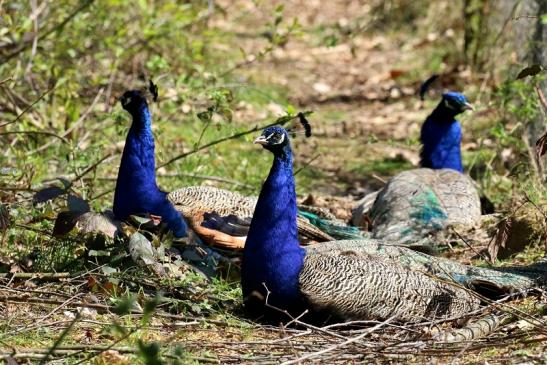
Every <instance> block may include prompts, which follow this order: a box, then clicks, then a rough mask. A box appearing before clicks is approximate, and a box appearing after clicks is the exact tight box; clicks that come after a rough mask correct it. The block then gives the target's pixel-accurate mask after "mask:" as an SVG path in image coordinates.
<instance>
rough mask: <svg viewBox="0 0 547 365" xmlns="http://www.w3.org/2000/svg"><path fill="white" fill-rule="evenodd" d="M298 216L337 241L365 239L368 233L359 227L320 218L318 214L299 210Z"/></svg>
mask: <svg viewBox="0 0 547 365" xmlns="http://www.w3.org/2000/svg"><path fill="white" fill-rule="evenodd" d="M298 215H299V216H300V217H303V218H306V219H307V220H308V221H309V222H310V223H311V224H313V225H314V226H316V227H317V228H319V229H320V230H322V231H323V232H325V233H327V234H329V235H330V236H332V237H333V238H335V239H337V240H345V239H360V238H365V237H367V236H366V233H365V232H362V231H360V230H359V229H358V228H357V227H351V226H348V225H345V224H344V223H342V222H338V221H333V220H330V219H325V218H321V217H319V216H318V215H317V214H314V213H310V212H306V211H302V210H299V211H298Z"/></svg>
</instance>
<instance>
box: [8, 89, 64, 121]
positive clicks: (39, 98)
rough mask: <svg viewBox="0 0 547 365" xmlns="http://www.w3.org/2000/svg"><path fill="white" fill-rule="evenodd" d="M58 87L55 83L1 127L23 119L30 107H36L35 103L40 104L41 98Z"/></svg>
mask: <svg viewBox="0 0 547 365" xmlns="http://www.w3.org/2000/svg"><path fill="white" fill-rule="evenodd" d="M56 87H57V85H53V87H51V88H50V89H48V90H46V91H45V92H44V93H43V94H42V95H40V96H39V97H38V99H36V100H34V101H33V102H32V104H30V105H29V106H27V107H26V108H25V109H24V110H23V111H22V112H21V113H19V115H17V117H15V119H13V120H12V121H9V122H6V123H4V124H0V128H2V127H5V126H7V125H10V124H13V123H15V122H17V121H18V120H19V119H21V117H22V116H23V115H25V113H26V112H28V111H29V110H30V109H32V107H34V105H36V104H38V102H39V101H40V100H42V99H43V98H44V97H45V96H46V95H47V94H49V93H50V92H52V91H53V90H55V88H56Z"/></svg>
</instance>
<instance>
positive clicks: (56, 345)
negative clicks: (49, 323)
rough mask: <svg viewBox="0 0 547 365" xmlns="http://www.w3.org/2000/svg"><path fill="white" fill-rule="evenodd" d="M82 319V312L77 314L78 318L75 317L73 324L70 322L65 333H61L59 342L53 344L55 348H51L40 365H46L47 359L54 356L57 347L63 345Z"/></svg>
mask: <svg viewBox="0 0 547 365" xmlns="http://www.w3.org/2000/svg"><path fill="white" fill-rule="evenodd" d="M79 319H80V312H78V313H76V316H75V317H74V319H73V320H72V322H70V324H69V325H68V326H67V327H66V328H65V329H64V330H63V332H61V334H60V335H59V337H58V338H57V340H56V341H55V342H54V343H53V346H51V347H50V348H49V350H48V352H47V353H46V355H45V356H44V357H43V358H42V360H41V361H40V363H39V365H42V364H45V363H46V361H47V359H49V357H50V356H51V355H52V354H53V352H55V349H56V348H57V347H59V345H61V342H63V340H64V339H65V337H66V336H67V335H68V333H69V332H70V331H71V330H72V327H74V325H75V324H76V322H78V320H79Z"/></svg>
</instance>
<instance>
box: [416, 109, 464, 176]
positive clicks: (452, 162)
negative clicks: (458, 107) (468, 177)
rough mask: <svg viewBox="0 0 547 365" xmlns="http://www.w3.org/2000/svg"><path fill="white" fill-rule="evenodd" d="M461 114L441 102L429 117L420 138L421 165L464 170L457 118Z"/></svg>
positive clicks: (460, 134) (459, 126)
mask: <svg viewBox="0 0 547 365" xmlns="http://www.w3.org/2000/svg"><path fill="white" fill-rule="evenodd" d="M457 114H459V113H458V112H456V111H455V110H453V109H450V108H448V107H446V106H445V105H444V102H443V101H441V103H440V104H439V105H438V106H437V108H435V110H433V112H432V113H431V115H430V116H428V117H427V119H426V121H425V123H424V124H423V126H422V131H421V135H420V140H421V142H422V151H421V153H420V166H422V167H428V168H432V169H443V168H449V169H453V170H456V171H459V172H463V165H462V157H461V138H462V132H461V125H460V123H459V122H458V121H457V120H456V119H455V116H456V115H457Z"/></svg>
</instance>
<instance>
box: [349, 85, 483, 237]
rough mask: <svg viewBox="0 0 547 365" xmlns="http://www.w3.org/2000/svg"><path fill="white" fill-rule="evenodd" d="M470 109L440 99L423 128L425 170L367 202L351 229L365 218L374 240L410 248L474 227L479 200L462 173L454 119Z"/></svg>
mask: <svg viewBox="0 0 547 365" xmlns="http://www.w3.org/2000/svg"><path fill="white" fill-rule="evenodd" d="M471 108H472V107H471V105H470V104H469V103H468V102H467V99H466V98H465V96H464V95H462V94H460V93H457V92H448V93H445V94H443V97H442V100H441V102H440V103H439V105H438V106H437V107H436V108H435V110H433V112H432V113H431V115H430V116H429V117H427V119H426V121H425V123H424V125H423V126H422V131H421V136H420V139H421V142H422V150H421V154H420V158H421V161H420V165H421V166H422V167H423V168H421V169H413V170H409V171H404V172H401V173H399V174H398V175H395V176H394V177H393V178H392V179H390V180H389V181H388V183H387V184H386V186H385V187H384V188H383V189H382V190H380V191H379V192H377V193H375V195H371V196H367V197H365V199H363V200H362V201H361V202H359V203H358V204H357V206H356V208H355V210H354V212H353V217H352V222H353V224H355V225H362V223H363V221H364V219H365V215H366V214H367V213H368V215H369V216H370V218H371V220H372V227H373V231H372V236H373V237H375V238H381V239H388V240H391V241H394V242H399V243H409V242H415V241H418V240H420V239H422V238H423V237H426V236H427V235H428V234H430V233H434V232H436V231H439V230H441V229H443V228H444V227H445V226H447V225H449V224H465V225H472V224H474V223H476V222H478V221H479V219H480V216H481V206H480V198H479V195H478V193H477V190H476V187H475V184H474V182H473V181H472V180H471V179H470V178H469V177H468V176H466V175H464V174H463V173H462V172H463V167H462V159H461V151H460V144H461V126H460V123H459V122H458V121H457V120H456V119H455V116H456V115H458V114H459V113H462V112H463V111H465V110H468V109H471Z"/></svg>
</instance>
